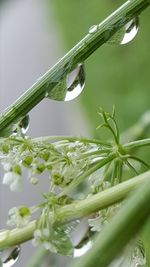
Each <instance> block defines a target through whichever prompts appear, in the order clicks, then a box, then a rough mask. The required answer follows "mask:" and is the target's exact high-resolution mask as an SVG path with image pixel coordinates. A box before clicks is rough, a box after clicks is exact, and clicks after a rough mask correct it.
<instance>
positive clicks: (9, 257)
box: [0, 246, 21, 267]
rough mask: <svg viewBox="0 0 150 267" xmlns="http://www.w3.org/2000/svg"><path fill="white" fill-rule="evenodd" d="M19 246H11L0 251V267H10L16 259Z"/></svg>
mask: <svg viewBox="0 0 150 267" xmlns="http://www.w3.org/2000/svg"><path fill="white" fill-rule="evenodd" d="M20 250H21V248H20V246H15V247H11V248H8V249H5V250H3V251H1V252H0V259H1V263H2V267H11V266H13V265H14V264H15V262H16V261H17V260H18V257H19V254H20Z"/></svg>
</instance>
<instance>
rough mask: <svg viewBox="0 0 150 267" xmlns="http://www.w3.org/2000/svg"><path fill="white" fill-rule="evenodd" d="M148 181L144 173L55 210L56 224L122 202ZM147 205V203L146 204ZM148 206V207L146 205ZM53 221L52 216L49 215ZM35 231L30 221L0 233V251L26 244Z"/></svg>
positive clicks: (34, 223)
mask: <svg viewBox="0 0 150 267" xmlns="http://www.w3.org/2000/svg"><path fill="white" fill-rule="evenodd" d="M147 179H150V171H148V172H145V173H143V174H141V175H139V176H137V177H135V178H132V179H130V180H128V181H126V182H123V183H121V184H118V185H116V186H113V187H111V188H109V189H107V190H105V191H103V192H100V193H98V194H96V195H93V196H91V197H89V198H87V199H85V200H80V201H76V202H74V203H72V204H69V205H66V206H65V207H62V208H58V209H57V221H58V223H60V224H61V223H63V222H69V221H71V220H74V219H77V218H80V217H84V216H86V215H89V214H91V213H93V212H96V211H98V210H100V209H103V208H106V207H108V206H110V205H113V204H115V203H117V202H120V201H121V200H123V199H124V198H125V197H126V196H127V195H128V194H129V193H130V192H131V191H132V190H133V189H134V188H136V187H137V186H139V185H142V184H143V182H144V181H146V180H147ZM147 203H148V202H147ZM146 206H149V205H146ZM51 216H52V219H53V214H51ZM35 229H36V221H32V222H30V223H29V224H28V226H26V227H24V228H21V229H14V230H12V231H9V233H7V232H6V233H5V232H1V233H0V249H4V248H6V247H10V246H14V245H17V244H21V243H23V242H26V241H28V240H30V239H32V237H33V232H34V230H35Z"/></svg>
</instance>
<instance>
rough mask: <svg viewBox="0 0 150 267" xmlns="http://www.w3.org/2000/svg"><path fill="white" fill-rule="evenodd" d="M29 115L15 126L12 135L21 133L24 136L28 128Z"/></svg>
mask: <svg viewBox="0 0 150 267" xmlns="http://www.w3.org/2000/svg"><path fill="white" fill-rule="evenodd" d="M29 121H30V118H29V115H28V114H27V115H25V116H24V117H23V118H22V119H21V120H20V121H19V122H18V123H17V124H16V125H15V129H14V130H13V134H17V133H19V132H20V133H21V134H23V135H25V134H26V132H27V130H28V128H29Z"/></svg>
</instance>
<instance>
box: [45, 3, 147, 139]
mask: <svg viewBox="0 0 150 267" xmlns="http://www.w3.org/2000/svg"><path fill="white" fill-rule="evenodd" d="M48 1H49V0H48ZM122 3H124V1H121V0H116V1H112V0H105V1H98V0H93V1H87V0H80V1H78V0H76V1H70V0H63V1H62V0H55V1H53V2H52V1H50V4H51V5H53V10H54V14H55V18H56V21H57V24H58V26H59V27H60V30H61V32H62V38H63V42H64V44H65V48H66V51H68V50H69V49H70V48H72V47H73V46H74V45H75V44H76V43H77V42H78V41H79V40H80V39H81V38H82V37H83V36H84V35H86V34H87V32H88V29H89V28H90V27H91V26H92V25H93V24H98V23H100V22H101V21H102V20H103V19H104V18H105V17H106V16H108V15H109V14H110V13H111V12H112V11H114V10H115V9H116V8H117V7H119V6H120V5H121V4H122ZM149 39H150V36H149V10H148V9H147V10H146V11H144V12H143V13H142V14H141V16H140V25H139V32H138V34H137V36H136V37H135V39H134V40H133V41H131V42H130V43H129V44H126V45H112V44H105V45H103V46H102V47H101V48H100V49H98V50H97V51H96V52H95V53H94V54H93V55H91V57H90V58H89V59H88V60H87V61H86V62H85V67H86V86H85V90H84V92H83V93H82V94H81V97H80V101H81V104H82V106H83V107H84V110H85V114H86V116H87V118H88V120H89V123H90V125H92V129H93V134H94V135H95V136H98V135H99V131H96V127H97V125H98V124H99V116H98V115H97V111H98V107H103V108H104V109H105V110H107V111H111V109H112V106H113V104H114V105H115V107H116V113H117V120H118V123H119V128H120V129H121V131H124V130H125V129H126V128H127V127H129V126H131V125H132V124H133V123H135V122H136V121H137V120H138V118H139V116H141V115H142V114H143V113H144V112H145V111H146V110H147V109H148V108H149V101H150V96H149V70H150V69H149V61H150V59H149Z"/></svg>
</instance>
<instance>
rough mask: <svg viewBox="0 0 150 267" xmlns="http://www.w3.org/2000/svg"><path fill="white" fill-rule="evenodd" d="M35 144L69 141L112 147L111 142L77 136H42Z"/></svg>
mask: <svg viewBox="0 0 150 267" xmlns="http://www.w3.org/2000/svg"><path fill="white" fill-rule="evenodd" d="M33 140H34V141H35V142H40V141H41V142H43V141H65V140H66V141H69V142H75V141H79V142H82V143H85V144H88V143H89V144H97V145H102V146H108V147H110V145H111V144H110V142H106V141H103V140H99V139H94V138H92V139H91V138H86V137H77V136H42V137H37V138H34V139H33Z"/></svg>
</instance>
